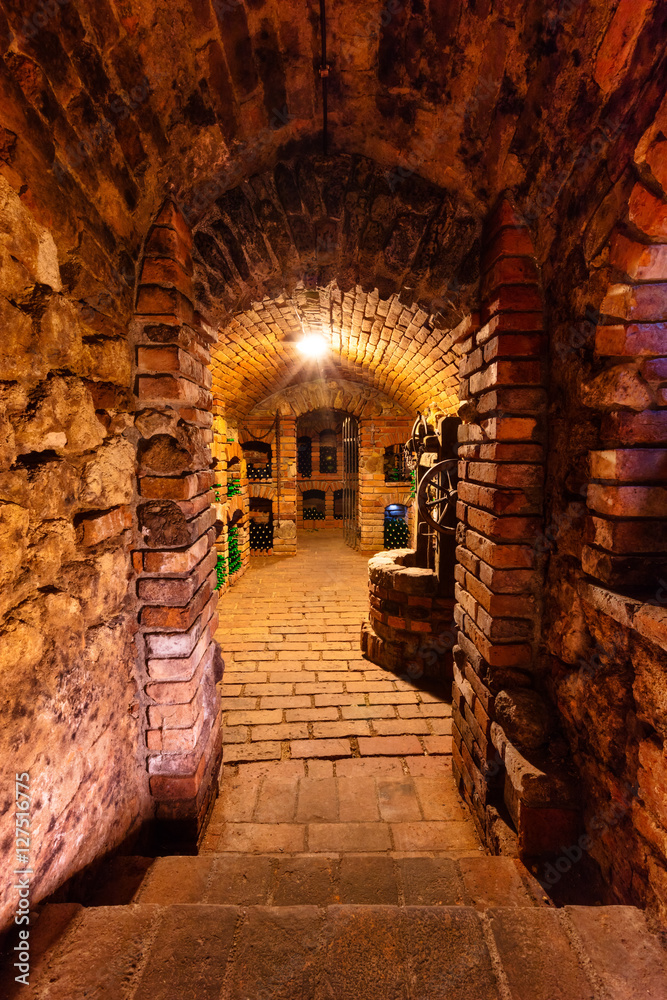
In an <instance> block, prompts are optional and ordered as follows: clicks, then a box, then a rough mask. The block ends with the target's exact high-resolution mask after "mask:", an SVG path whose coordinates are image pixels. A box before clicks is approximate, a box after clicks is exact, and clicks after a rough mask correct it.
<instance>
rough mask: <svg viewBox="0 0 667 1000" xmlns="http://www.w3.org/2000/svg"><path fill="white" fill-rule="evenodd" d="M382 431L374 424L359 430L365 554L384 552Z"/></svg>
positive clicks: (366, 422) (361, 544) (368, 422)
mask: <svg viewBox="0 0 667 1000" xmlns="http://www.w3.org/2000/svg"><path fill="white" fill-rule="evenodd" d="M380 433H381V431H380V428H379V427H377V426H376V425H375V424H374V423H373V422H372V421H371V420H363V421H361V425H360V428H359V438H360V446H359V532H360V535H359V547H360V549H361V550H362V551H364V552H379V551H381V549H383V548H384V517H383V515H384V509H383V510H382V511H380V510H379V509H378V507H379V505H378V500H377V497H378V496H379V495H380V494H382V493H384V448H381V447H380V445H379V444H377V438H379V436H380Z"/></svg>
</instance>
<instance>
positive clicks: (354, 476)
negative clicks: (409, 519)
mask: <svg viewBox="0 0 667 1000" xmlns="http://www.w3.org/2000/svg"><path fill="white" fill-rule="evenodd" d="M343 530H344V534H345V541H346V543H347V544H348V545H349V546H351V547H352V548H353V549H354V548H356V547H357V545H358V542H359V536H360V532H359V421H358V420H357V419H356V417H346V418H345V420H344V421H343Z"/></svg>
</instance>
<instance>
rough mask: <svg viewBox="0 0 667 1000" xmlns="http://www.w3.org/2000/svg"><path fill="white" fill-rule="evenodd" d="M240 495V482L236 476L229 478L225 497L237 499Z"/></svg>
mask: <svg viewBox="0 0 667 1000" xmlns="http://www.w3.org/2000/svg"><path fill="white" fill-rule="evenodd" d="M240 494H241V480H240V479H239V478H238V477H236V476H231V477H230V478H229V479H228V480H227V496H228V497H237V496H240Z"/></svg>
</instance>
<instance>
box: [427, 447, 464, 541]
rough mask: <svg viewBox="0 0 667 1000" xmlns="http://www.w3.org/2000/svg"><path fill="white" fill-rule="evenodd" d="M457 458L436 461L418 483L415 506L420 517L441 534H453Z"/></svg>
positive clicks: (454, 526)
mask: <svg viewBox="0 0 667 1000" xmlns="http://www.w3.org/2000/svg"><path fill="white" fill-rule="evenodd" d="M457 467H458V460H457V459H455V458H453V459H448V460H447V461H446V462H438V464H437V465H434V466H433V467H432V468H431V469H429V470H428V472H427V473H425V474H424V475H423V476H422V478H421V481H420V483H419V491H418V493H417V506H418V509H419V513H420V515H421V517H422V518H423V519H424V521H426V523H427V524H428V525H430V527H431V528H433V529H434V530H435V531H437V532H438V533H439V534H441V535H453V534H454V532H455V531H456V525H455V524H452V523H449V524H448V523H447V521H450V522H452V521H454V520H455V517H453V516H452V514H454V513H455V511H456V496H457V492H456V472H457Z"/></svg>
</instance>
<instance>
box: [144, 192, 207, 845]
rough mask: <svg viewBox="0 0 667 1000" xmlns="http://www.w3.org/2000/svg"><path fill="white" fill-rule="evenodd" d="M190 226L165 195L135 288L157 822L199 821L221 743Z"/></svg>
mask: <svg viewBox="0 0 667 1000" xmlns="http://www.w3.org/2000/svg"><path fill="white" fill-rule="evenodd" d="M190 247H191V236H190V232H189V229H188V227H187V225H186V223H185V221H184V219H183V217H182V215H181V214H180V212H179V210H178V209H177V208H176V206H175V205H174V204H173V202H171V201H169V200H168V201H167V202H165V204H164V206H163V207H162V209H161V211H160V212H159V214H158V216H157V218H156V220H155V223H154V225H153V226H152V227H151V230H150V232H149V234H148V239H147V241H146V247H145V258H144V261H143V265H142V268H141V274H140V279H139V288H138V294H137V307H136V320H135V324H134V341H135V345H136V365H137V382H136V384H137V389H136V392H137V415H136V420H135V424H136V428H137V432H138V443H137V450H138V499H137V504H136V514H137V526H138V537H139V539H140V542H139V545H138V547H137V549H136V551H135V553H134V557H133V558H134V566H135V570H136V572H137V596H138V604H139V608H138V618H139V634H138V637H137V640H138V652H139V657H140V665H141V669H142V671H143V674H144V681H145V684H144V692H145V696H146V715H147V731H146V746H147V767H148V771H149V774H150V789H151V793H152V795H153V797H154V799H155V802H156V810H155V816H156V819H157V820H158V821H170V837H171V838H172V839H173V835H174V831H173V824H174V823H178V824H179V826H180V828H181V829H182V833H183V836H184V838H187V839H192V838H193V837H194V836H196V834H197V833H198V831H199V830H200V829H201V826H202V823H203V820H204V819H205V816H206V811H207V808H208V805H209V803H210V800H211V797H212V794H213V793H214V791H215V787H216V776H217V770H218V764H219V759H220V754H221V731H220V714H219V703H218V697H217V692H216V688H215V682H216V672H217V671H218V670H219V668H220V660H219V653H218V647H217V644H216V643H215V641H214V639H213V634H214V632H215V629H216V625H217V616H216V614H215V608H216V603H217V593H216V592H215V589H214V587H215V580H216V577H215V564H216V550H215V531H214V528H213V524H214V520H215V515H214V512H213V510H212V509H211V504H210V501H211V493H210V488H211V486H212V485H213V482H214V472H213V471H212V468H211V465H212V461H211V452H210V445H211V442H212V440H213V432H212V397H211V392H210V389H211V373H210V371H209V367H208V366H209V363H210V348H211V344H212V343H213V342H214V341H215V339H216V337H215V334H214V333H213V331H211V330H210V329H209V328H208V327H206V326H205V324H204V323H203V322H202V321H201V318H200V317H199V316H198V315H197V314H196V313H195V310H194V306H193V302H194V295H193V290H192V277H191V276H192V261H191V258H190Z"/></svg>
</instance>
